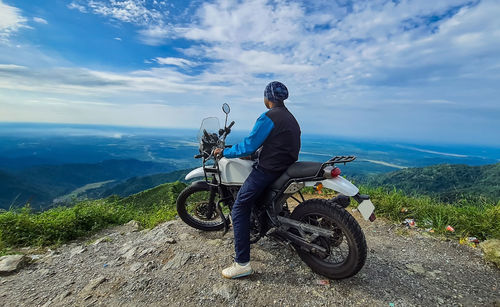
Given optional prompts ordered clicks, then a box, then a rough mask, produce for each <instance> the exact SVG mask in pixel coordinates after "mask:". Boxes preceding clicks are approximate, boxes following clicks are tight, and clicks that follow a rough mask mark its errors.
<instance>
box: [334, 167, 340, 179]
mask: <svg viewBox="0 0 500 307" xmlns="http://www.w3.org/2000/svg"><path fill="white" fill-rule="evenodd" d="M340 173H342V172H341V171H340V168H338V167H334V168H333V169H332V172H331V174H332V177H333V178H335V177H337V176H339V175H340Z"/></svg>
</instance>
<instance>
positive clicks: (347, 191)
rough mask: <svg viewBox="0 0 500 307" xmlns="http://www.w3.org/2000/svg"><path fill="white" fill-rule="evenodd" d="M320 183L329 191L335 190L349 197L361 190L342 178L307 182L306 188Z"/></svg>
mask: <svg viewBox="0 0 500 307" xmlns="http://www.w3.org/2000/svg"><path fill="white" fill-rule="evenodd" d="M318 182H321V183H322V184H323V187H325V188H327V189H331V190H334V191H336V192H339V193H342V194H344V195H347V196H354V195H356V194H358V192H359V189H358V188H357V187H356V186H355V185H354V184H352V183H351V182H350V181H349V180H347V179H345V178H344V177H341V176H338V177H336V178H332V179H325V180H322V181H307V182H306V183H305V185H306V187H312V186H314V185H315V184H316V183H318Z"/></svg>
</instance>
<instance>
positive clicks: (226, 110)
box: [222, 103, 231, 114]
mask: <svg viewBox="0 0 500 307" xmlns="http://www.w3.org/2000/svg"><path fill="white" fill-rule="evenodd" d="M222 111H223V112H224V113H226V114H229V112H230V111H231V108H230V107H229V105H228V104H227V103H224V104H223V105H222Z"/></svg>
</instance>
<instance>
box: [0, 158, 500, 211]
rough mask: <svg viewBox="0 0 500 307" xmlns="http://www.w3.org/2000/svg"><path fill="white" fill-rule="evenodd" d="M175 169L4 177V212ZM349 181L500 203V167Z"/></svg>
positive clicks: (159, 179)
mask: <svg viewBox="0 0 500 307" xmlns="http://www.w3.org/2000/svg"><path fill="white" fill-rule="evenodd" d="M175 168H176V167H175V166H174V165H170V164H168V163H156V162H145V161H139V160H134V159H128V160H106V161H103V162H100V163H80V164H63V165H41V166H33V167H28V168H25V169H22V170H19V171H12V170H11V171H0V209H8V208H9V207H11V206H16V207H18V206H23V205H24V204H26V203H28V202H29V203H30V204H31V206H32V207H33V208H35V209H46V208H48V207H51V206H53V205H59V204H70V203H72V202H73V201H75V200H81V199H85V198H91V199H97V198H104V197H108V196H111V195H118V196H120V197H126V196H129V195H132V194H135V193H138V192H140V191H144V190H147V189H150V188H153V187H155V186H158V185H160V184H163V183H166V182H173V181H183V180H184V177H185V175H186V174H187V173H188V172H189V171H190V169H187V170H175ZM348 177H349V178H352V179H355V181H356V182H357V183H361V184H367V185H370V186H380V187H384V188H389V189H393V188H396V189H399V190H402V191H404V192H406V193H408V194H418V195H422V194H424V195H431V196H433V197H437V198H439V199H440V200H443V201H447V202H453V201H455V200H457V199H461V198H470V197H473V198H477V197H478V196H482V197H485V198H487V199H489V200H490V201H493V202H497V201H499V200H500V163H497V164H491V165H482V166H467V165H449V164H442V165H434V166H427V167H421V168H406V169H401V170H398V171H394V172H390V173H379V174H357V175H354V176H349V175H348Z"/></svg>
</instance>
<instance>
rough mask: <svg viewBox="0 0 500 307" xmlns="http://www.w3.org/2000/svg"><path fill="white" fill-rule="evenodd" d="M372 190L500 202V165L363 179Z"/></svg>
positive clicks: (437, 167)
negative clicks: (481, 198) (381, 188)
mask: <svg viewBox="0 0 500 307" xmlns="http://www.w3.org/2000/svg"><path fill="white" fill-rule="evenodd" d="M360 181H361V182H364V183H368V184H369V185H371V186H379V187H385V188H389V189H392V188H396V189H400V190H402V191H404V192H405V193H409V194H416V195H420V194H425V195H431V196H433V197H436V198H439V199H440V200H442V201H445V202H454V201H457V200H459V199H462V198H466V199H467V198H478V197H484V198H487V199H489V200H491V201H493V202H498V201H499V200H500V163H496V164H491V165H482V166H467V165H449V164H442V165H433V166H427V167H421V168H407V169H403V170H399V171H395V172H390V173H387V174H378V175H375V176H370V177H368V178H365V179H361V180H360Z"/></svg>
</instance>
